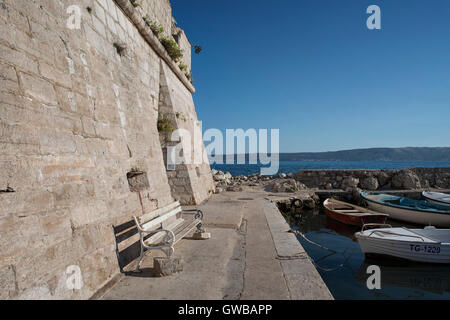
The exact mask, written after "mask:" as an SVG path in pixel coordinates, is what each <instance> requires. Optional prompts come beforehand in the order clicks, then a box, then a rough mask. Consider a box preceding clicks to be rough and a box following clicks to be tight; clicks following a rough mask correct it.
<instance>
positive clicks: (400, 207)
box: [361, 192, 450, 227]
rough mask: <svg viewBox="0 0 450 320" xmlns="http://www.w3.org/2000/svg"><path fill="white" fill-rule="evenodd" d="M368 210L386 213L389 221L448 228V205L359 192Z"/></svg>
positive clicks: (449, 222)
mask: <svg viewBox="0 0 450 320" xmlns="http://www.w3.org/2000/svg"><path fill="white" fill-rule="evenodd" d="M361 197H362V198H363V199H364V200H366V202H367V204H368V206H369V209H371V210H372V211H376V212H381V213H386V214H388V215H389V218H390V219H395V220H400V221H405V222H410V223H415V224H421V225H425V226H435V227H450V205H442V204H436V203H432V202H428V201H425V200H413V199H409V198H405V197H399V196H395V195H391V194H383V193H377V192H361Z"/></svg>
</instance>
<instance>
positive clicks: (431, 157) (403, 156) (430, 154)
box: [280, 147, 450, 161]
mask: <svg viewBox="0 0 450 320" xmlns="http://www.w3.org/2000/svg"><path fill="white" fill-rule="evenodd" d="M280 160H281V161H301V160H304V161H306V160H310V161H311V160H313V161H314V160H316V161H450V148H449V147H443V148H416V147H409V148H370V149H354V150H343V151H330V152H301V153H280Z"/></svg>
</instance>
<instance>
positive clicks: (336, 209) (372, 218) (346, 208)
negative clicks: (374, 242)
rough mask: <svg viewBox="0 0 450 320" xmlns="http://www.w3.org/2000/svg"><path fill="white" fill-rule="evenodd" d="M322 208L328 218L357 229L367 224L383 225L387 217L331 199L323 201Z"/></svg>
mask: <svg viewBox="0 0 450 320" xmlns="http://www.w3.org/2000/svg"><path fill="white" fill-rule="evenodd" d="M323 206H324V207H325V213H326V214H327V216H329V217H330V218H332V219H334V220H337V221H339V222H342V223H345V224H349V225H352V226H358V227H362V226H363V225H365V224H369V223H374V224H384V223H386V220H387V218H388V216H389V215H387V214H384V213H378V212H375V211H371V210H369V209H366V208H362V207H358V206H356V205H354V204H350V203H346V202H342V201H338V200H335V199H331V198H330V199H327V200H325V202H324V203H323Z"/></svg>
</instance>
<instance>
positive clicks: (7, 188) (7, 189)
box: [0, 186, 16, 193]
mask: <svg viewBox="0 0 450 320" xmlns="http://www.w3.org/2000/svg"><path fill="white" fill-rule="evenodd" d="M12 192H16V190H14V189H13V188H11V187H10V186H7V187H6V189H4V190H0V193H12Z"/></svg>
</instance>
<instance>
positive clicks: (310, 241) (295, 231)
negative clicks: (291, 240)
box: [291, 229, 338, 253]
mask: <svg viewBox="0 0 450 320" xmlns="http://www.w3.org/2000/svg"><path fill="white" fill-rule="evenodd" d="M291 232H293V233H295V234H297V235H299V236H300V237H302V238H303V239H305V240H306V241H308V242H309V243H311V244H314V245H316V246H318V247H320V248H322V249H325V250H328V251H331V252H333V253H338V252H337V251H334V250H332V249H329V248H327V247H324V246H322V245H320V244H318V243H315V242H314V241H312V240H309V239H308V238H307V237H306V236H305V235H304V234H303V233H301V232H300V231H298V230H293V229H291Z"/></svg>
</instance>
